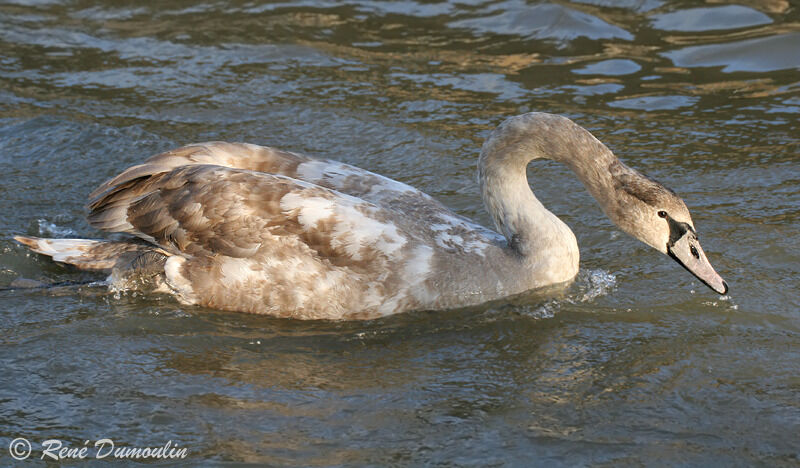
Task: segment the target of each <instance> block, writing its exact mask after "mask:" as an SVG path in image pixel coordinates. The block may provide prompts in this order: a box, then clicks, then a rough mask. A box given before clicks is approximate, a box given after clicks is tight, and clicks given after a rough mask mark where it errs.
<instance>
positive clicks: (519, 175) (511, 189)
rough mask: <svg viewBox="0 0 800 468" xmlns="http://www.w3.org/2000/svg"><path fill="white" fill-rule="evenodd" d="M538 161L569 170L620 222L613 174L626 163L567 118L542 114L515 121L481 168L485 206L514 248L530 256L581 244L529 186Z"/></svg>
mask: <svg viewBox="0 0 800 468" xmlns="http://www.w3.org/2000/svg"><path fill="white" fill-rule="evenodd" d="M534 159H552V160H554V161H559V162H562V163H564V164H566V165H567V166H568V167H569V168H570V169H572V171H573V172H574V173H575V175H576V176H577V177H578V179H580V181H581V182H583V184H584V186H586V188H587V189H588V190H589V192H590V193H591V194H592V196H594V198H595V199H596V200H597V201H598V202H599V203H600V205H601V206H602V208H603V211H605V212H606V214H607V215H608V216H609V217H611V218H612V220H614V221H615V222H616V221H617V220H616V219H614V218H615V216H614V215H613V214H612V213H613V212H615V211H616V210H615V209H614V205H615V203H614V199H613V198H614V197H613V196H612V195H613V193H614V181H613V178H612V175H611V173H610V169H609V168H610V167H611V166H613V165H614V164H621V163H620V162H619V160H618V159H617V158H616V157H615V156H614V155H613V153H611V151H610V150H609V149H608V148H607V147H606V146H605V145H603V144H602V143H601V142H600V141H598V140H597V139H596V138H595V137H594V136H592V134H591V133H589V132H588V131H586V130H585V129H583V128H582V127H580V126H578V125H577V124H575V123H573V122H572V121H571V120H569V119H567V118H566V117H562V116H558V115H552V114H542V113H530V114H524V115H520V116H516V117H512V118H510V119H508V120H506V121H505V122H503V123H502V124H501V125H500V126H499V127H497V129H495V130H494V131H493V132H492V134H491V135H490V136H489V138H488V139H487V140H486V143H485V144H484V145H483V149H482V150H481V155H480V159H479V162H478V179H479V183H480V187H481V194H482V196H483V201H484V204H485V205H486V209H487V210H488V211H489V213H490V214H491V215H492V218H493V219H494V222H495V225H496V226H497V229H498V230H499V231H500V232H501V233H502V234H503V235H504V236H505V237H506V239H507V240H508V244H509V246H510V247H511V248H513V249H515V250H517V251H518V252H519V253H520V254H522V255H523V256H524V255H531V254H536V253H538V252H547V251H548V249H549V250H550V251H552V250H553V249H554V248H561V249H563V248H566V247H564V246H563V244H564V243H565V242H566V243H569V242H570V241H571V242H572V243H575V241H574V235H573V234H572V232H571V231H569V228H568V227H567V226H566V225H565V224H564V223H563V222H562V221H561V220H559V219H558V218H557V217H556V216H555V215H554V214H553V213H551V212H550V211H548V210H547V208H545V207H544V205H542V203H541V202H540V201H539V200H538V199H537V198H536V196H535V195H534V194H533V192H532V191H531V189H530V186H529V185H528V180H527V175H526V168H527V166H528V163H529V162H531V161H532V160H534ZM565 232H569V234H568V235H567V234H565ZM565 238H566V241H565V240H564V239H565ZM575 249H576V250H577V244H576V243H575Z"/></svg>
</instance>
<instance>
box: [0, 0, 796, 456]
mask: <svg viewBox="0 0 800 468" xmlns="http://www.w3.org/2000/svg"><path fill="white" fill-rule="evenodd" d="M798 25H800V13H798V8H797V6H796V5H794V4H792V3H790V2H788V1H785V0H770V1H746V0H742V1H738V2H727V1H709V2H699V1H698V2H670V1H661V0H631V1H615V2H609V1H602V0H580V1H573V2H536V1H530V2H524V1H521V0H506V1H478V2H435V3H430V2H421V1H419V2H417V1H403V2H382V1H360V2H338V1H337V2H334V1H310V0H309V1H302V2H282V3H281V2H276V3H266V4H257V3H253V2H242V1H232V2H223V3H219V2H217V3H199V4H198V3H193V2H161V3H155V4H151V5H145V4H140V3H131V4H124V3H119V2H99V3H98V2H86V1H81V0H77V1H70V2H66V1H57V0H52V1H25V0H15V1H5V2H2V3H0V82H1V83H2V86H0V170H2V172H3V175H4V178H3V183H2V184H0V196H2V198H3V200H4V203H3V204H2V205H0V206H2V208H0V216H1V217H2V219H3V223H2V225H0V288H3V289H2V290H0V303H2V304H3V306H4V307H3V314H2V319H0V324H1V326H2V334H0V343H2V349H3V352H2V353H0V360H1V361H2V368H3V371H4V379H3V380H2V383H0V434H2V435H3V437H4V439H3V440H4V441H6V442H7V441H8V440H11V439H13V438H15V437H20V436H24V437H28V438H30V439H32V440H34V441H42V440H45V439H47V438H60V439H62V440H65V441H70V443H72V444H74V445H79V444H81V443H83V441H84V440H87V439H90V440H97V439H99V438H103V437H110V438H113V439H114V440H115V441H116V442H117V443H118V444H129V445H138V446H153V445H158V444H163V443H164V442H166V440H170V439H171V440H173V441H177V442H179V444H180V445H181V446H182V447H188V449H189V455H190V457H191V458H192V460H193V462H199V461H200V460H215V461H238V462H244V463H247V462H251V463H255V464H300V465H309V466H311V465H381V466H382V465H409V464H411V465H415V464H423V463H424V464H445V463H449V464H461V465H463V464H472V465H479V466H485V465H492V464H504V463H508V464H516V465H519V464H527V463H530V461H531V460H533V459H535V460H536V461H537V462H540V463H541V464H543V465H585V464H598V465H603V464H606V465H619V464H643V463H644V464H647V463H651V460H659V461H661V460H663V463H665V464H689V465H703V466H705V465H726V466H727V465H739V464H746V465H750V464H762V465H792V464H796V463H797V462H798V458H800V452H798V449H797V436H796V434H797V433H798V430H800V405H798V401H800V398H799V397H800V382H798V380H797V377H796V376H797V375H798V368H797V362H800V355H798V351H797V350H798V349H800V348H798V344H800V316H798V310H800V300H798V293H799V292H800V290H798V284H797V278H798V274H800V255H798V253H797V245H798V244H800V235H798V232H797V229H796V226H797V225H798V221H800V188H799V187H800V167H799V166H798V164H797V162H798V150H799V149H800V148H799V147H798V134H800V132H799V131H798V115H800V80H799V79H798V76H799V75H798V70H800V47H798V46H797V44H800V26H798ZM532 110H542V111H548V112H556V113H562V114H566V115H568V116H570V117H572V118H573V119H575V120H576V121H578V122H579V123H580V124H582V125H584V126H586V127H587V128H589V129H590V130H591V131H592V132H593V133H594V134H595V135H596V136H597V137H598V138H600V139H601V140H603V141H604V142H606V143H607V144H608V145H609V146H610V147H611V148H612V149H613V150H614V151H615V152H616V153H617V154H618V155H619V156H620V157H622V158H623V159H624V160H626V161H627V162H629V163H630V164H631V165H633V166H635V167H637V168H639V169H641V170H643V171H645V172H647V173H648V174H650V175H651V176H653V177H655V178H657V179H659V180H661V181H663V182H664V183H665V184H667V185H669V186H670V187H672V188H674V189H675V190H676V191H677V192H678V193H679V194H681V195H682V196H683V197H684V199H685V200H686V201H687V204H688V205H689V206H690V207H691V209H692V213H693V217H694V221H695V224H696V227H697V228H698V231H699V233H700V235H701V236H702V237H703V244H704V247H706V249H707V252H708V254H709V256H710V257H711V259H712V262H713V263H714V264H715V266H716V267H717V269H718V270H719V271H720V273H721V274H722V275H723V276H724V277H725V278H726V280H727V281H728V282H729V284H730V285H731V293H730V296H725V297H719V296H715V295H713V294H711V293H709V292H708V291H707V289H706V288H705V287H704V286H703V285H701V284H699V283H698V282H697V281H696V280H695V279H694V278H693V277H691V276H690V275H688V274H686V272H684V271H682V270H680V269H679V268H678V267H677V266H675V265H674V264H673V263H672V262H671V261H670V260H669V259H667V258H664V257H662V256H659V255H658V254H657V253H654V252H652V251H651V250H650V249H648V248H647V247H646V246H644V245H640V244H638V243H636V242H635V241H633V240H632V239H629V238H627V237H626V236H625V235H623V234H620V233H619V231H617V230H616V228H614V227H612V226H611V224H610V223H609V222H608V221H607V220H606V219H605V217H604V216H603V215H602V213H600V211H599V210H598V209H597V206H596V204H595V203H594V201H593V200H592V199H591V198H590V197H589V196H588V194H586V192H585V191H584V190H583V189H582V187H580V185H579V183H578V182H577V181H575V180H574V179H573V178H571V177H570V175H569V172H568V171H567V170H566V169H565V168H564V167H561V166H558V165H556V164H550V163H543V164H537V165H535V167H532V168H531V169H530V177H531V185H532V187H533V188H534V189H535V190H536V193H537V196H539V197H540V198H541V199H542V200H543V201H545V202H546V203H547V205H548V206H549V207H551V208H552V209H553V211H554V212H556V213H557V214H559V215H560V216H562V218H563V219H564V220H565V221H566V222H567V223H568V224H569V225H570V226H571V227H572V228H573V230H574V231H575V232H576V235H577V237H578V239H579V243H580V245H581V254H582V269H583V271H582V273H581V275H580V276H579V278H578V279H577V281H576V282H575V283H574V284H573V285H571V286H570V287H568V288H567V289H566V290H564V289H561V290H558V291H547V292H534V293H531V294H526V295H523V296H520V297H517V298H512V299H509V300H508V301H503V302H501V303H497V304H489V305H486V306H483V307H477V308H473V309H469V310H461V311H451V312H445V313H437V314H431V313H424V312H419V313H412V314H406V315H403V316H399V317H391V318H388V319H384V320H378V321H374V322H368V323H327V322H323V323H302V322H300V323H298V322H294V321H286V320H275V319H271V318H263V317H251V316H246V315H242V314H227V313H220V312H216V311H211V310H203V309H194V308H189V309H185V308H181V307H179V305H178V304H176V303H175V302H174V301H173V300H171V299H169V298H165V297H149V298H148V297H140V296H135V295H131V294H129V295H125V294H122V295H119V296H118V297H114V296H113V295H109V294H108V293H106V291H105V289H104V288H102V287H98V286H92V285H88V284H86V283H89V282H91V281H96V280H98V279H101V278H98V277H96V276H94V275H90V274H85V273H81V272H76V271H74V270H70V269H67V268H63V267H61V266H58V265H55V264H53V263H51V262H49V261H47V260H46V259H44V258H42V257H38V256H35V255H31V254H28V253H27V252H25V251H24V250H23V249H22V248H20V247H19V246H17V245H15V244H14V243H13V242H11V241H10V237H11V236H12V235H17V234H29V235H30V234H32V235H44V236H56V237H60V236H83V237H92V236H97V235H98V234H97V233H96V232H93V231H92V230H91V229H90V228H89V227H88V226H87V224H86V222H85V221H84V220H83V204H84V202H85V196H86V194H87V193H88V192H89V191H90V190H91V189H92V188H93V187H94V186H96V185H97V184H99V183H100V182H102V181H103V180H105V179H106V178H108V177H110V176H112V175H114V174H116V173H117V172H118V171H119V170H121V169H122V168H124V167H126V166H128V165H132V164H135V163H137V162H139V161H141V160H142V159H143V158H144V157H146V156H147V155H150V154H153V153H156V152H159V151H162V150H165V149H169V148H170V147H174V146H177V145H180V144H184V143H188V142H192V141H202V140H217V139H223V140H238V141H242V140H244V141H250V142H254V143H261V144H268V145H273V146H279V147H283V148H286V149H290V150H293V151H300V152H306V153H310V154H314V155H318V156H322V157H330V158H334V159H339V160H343V161H346V162H348V163H351V164H356V165H359V166H362V167H365V168H367V169H370V170H374V171H377V172H380V173H382V174H385V175H387V176H390V177H392V178H395V179H399V180H402V181H404V182H407V183H410V184H412V185H415V186H417V187H419V188H421V189H422V190H424V191H426V192H428V193H430V194H432V195H434V196H436V197H437V198H439V199H440V200H442V201H443V202H445V203H446V204H447V205H448V206H451V207H452V208H453V209H455V210H456V211H458V212H459V213H461V214H464V215H466V216H470V217H473V218H475V219H477V220H478V221H480V222H482V223H484V224H487V225H489V224H490V222H489V219H488V216H487V215H486V214H485V213H484V212H483V208H482V206H481V203H480V199H479V194H478V191H477V188H476V187H475V185H474V166H475V158H476V154H477V151H478V148H479V146H480V144H481V142H482V140H483V138H484V137H485V135H486V134H487V132H488V131H489V130H490V129H491V128H492V127H493V126H495V125H496V124H497V123H499V122H500V121H501V120H502V119H503V118H504V117H505V116H507V115H511V114H517V113H521V112H526V111H532ZM20 280H24V281H27V282H22V283H20V282H19V281H20ZM15 282H16V283H15ZM12 283H13V284H15V285H19V284H23V285H28V286H31V285H41V284H52V285H56V287H51V288H29V289H11V290H9V289H7V288H8V287H9V286H11V285H12ZM6 442H4V443H6ZM2 456H5V455H2ZM2 456H0V458H1V457H2Z"/></svg>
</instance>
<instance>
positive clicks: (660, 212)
mask: <svg viewBox="0 0 800 468" xmlns="http://www.w3.org/2000/svg"><path fill="white" fill-rule="evenodd" d="M658 216H660V217H662V218H666V217H667V212H666V211H664V210H661V211H659V212H658Z"/></svg>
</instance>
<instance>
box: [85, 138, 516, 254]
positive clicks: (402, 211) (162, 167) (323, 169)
mask: <svg viewBox="0 0 800 468" xmlns="http://www.w3.org/2000/svg"><path fill="white" fill-rule="evenodd" d="M207 164H211V165H217V166H224V167H229V168H238V169H245V170H249V171H255V172H262V173H268V174H276V175H282V176H286V177H290V178H292V179H295V180H298V181H305V182H308V183H311V184H314V185H317V186H319V187H322V188H327V189H330V190H335V191H337V192H339V193H341V194H345V195H350V196H352V197H355V198H358V199H361V200H363V201H366V202H369V203H372V204H374V205H376V206H379V207H381V208H384V209H386V210H390V211H392V212H393V216H394V217H395V218H396V219H400V218H403V219H405V220H406V221H407V223H406V224H407V228H408V229H409V230H410V231H414V232H415V233H416V234H418V235H419V236H422V237H428V238H430V239H431V241H432V242H435V243H436V244H437V246H438V247H439V248H441V249H444V250H445V251H449V252H454V253H456V252H464V251H473V252H478V251H481V250H482V249H483V248H485V246H486V245H487V244H488V243H502V242H503V241H504V240H503V238H502V237H501V236H500V235H498V234H497V233H495V232H494V231H491V230H489V229H486V228H484V227H483V226H481V225H479V224H475V223H473V222H472V221H470V220H469V219H467V218H464V217H462V216H459V215H457V214H455V213H453V212H452V211H450V210H449V209H448V208H447V207H446V206H444V205H442V204H441V203H440V202H439V201H437V200H436V199H434V198H433V197H431V196H430V195H428V194H426V193H424V192H422V191H420V190H417V189H416V188H414V187H411V186H410V185H407V184H404V183H402V182H399V181H396V180H393V179H390V178H388V177H384V176H382V175H379V174H375V173H374V172H370V171H367V170H364V169H361V168H359V167H356V166H352V165H349V164H345V163H342V162H339V161H334V160H329V159H317V158H312V157H309V156H306V155H303V154H298V153H292V152H288V151H281V150H278V149H275V148H270V147H266V146H258V145H253V144H249V143H227V142H219V141H217V142H208V143H197V144H192V145H188V146H184V147H181V148H178V149H175V150H172V151H167V152H165V153H161V154H157V155H155V156H152V157H151V158H149V159H148V160H147V161H145V162H144V163H143V164H140V165H137V166H133V167H131V168H129V169H127V170H125V171H124V172H122V173H121V174H120V175H118V176H117V177H115V178H113V179H111V180H109V181H108V182H106V183H105V184H103V185H101V186H100V187H98V188H97V189H96V190H95V191H94V192H92V194H90V195H89V197H90V199H100V198H103V197H104V195H105V194H107V192H109V191H115V190H116V187H121V186H125V185H126V184H129V183H131V182H132V181H136V180H139V179H142V178H147V177H152V176H155V175H157V174H160V173H164V172H167V171H171V170H174V169H176V168H178V167H184V166H192V165H207ZM421 220H424V222H421Z"/></svg>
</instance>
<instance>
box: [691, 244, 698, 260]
mask: <svg viewBox="0 0 800 468" xmlns="http://www.w3.org/2000/svg"><path fill="white" fill-rule="evenodd" d="M689 252H691V253H692V255H693V256H694V258H700V254H699V253H697V249H696V248H695V246H693V245H691V246H689Z"/></svg>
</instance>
